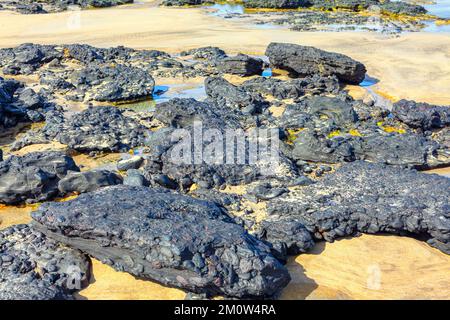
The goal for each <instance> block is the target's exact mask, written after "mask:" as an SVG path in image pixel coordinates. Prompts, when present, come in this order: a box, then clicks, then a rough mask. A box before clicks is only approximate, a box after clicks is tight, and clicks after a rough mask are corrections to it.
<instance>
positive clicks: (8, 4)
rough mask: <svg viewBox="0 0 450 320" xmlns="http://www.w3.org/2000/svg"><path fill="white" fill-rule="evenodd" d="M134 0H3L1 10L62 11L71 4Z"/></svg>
mask: <svg viewBox="0 0 450 320" xmlns="http://www.w3.org/2000/svg"><path fill="white" fill-rule="evenodd" d="M132 2H133V0H21V1H16V0H1V1H0V10H1V9H2V6H3V7H4V9H8V10H15V11H17V12H19V13H21V14H42V13H49V12H61V11H64V10H67V9H68V8H69V6H70V5H77V6H80V7H81V8H90V7H93V8H104V7H112V6H117V5H121V4H126V3H132ZM44 8H45V9H44Z"/></svg>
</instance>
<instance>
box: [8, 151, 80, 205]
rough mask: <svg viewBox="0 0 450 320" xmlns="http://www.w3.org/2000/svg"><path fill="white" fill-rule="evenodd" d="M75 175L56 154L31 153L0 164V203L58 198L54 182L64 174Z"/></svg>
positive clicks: (71, 165) (73, 166)
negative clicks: (71, 173) (70, 172)
mask: <svg viewBox="0 0 450 320" xmlns="http://www.w3.org/2000/svg"><path fill="white" fill-rule="evenodd" d="M69 170H70V171H79V168H78V167H77V166H76V164H75V162H74V161H73V160H72V158H70V157H68V156H66V155H65V154H63V153H60V152H50V151H47V152H33V153H29V154H26V155H24V156H22V157H18V156H10V157H9V158H7V159H6V160H5V161H2V162H0V203H6V204H18V203H23V202H27V203H32V202H40V201H45V200H48V199H51V198H53V197H56V196H57V195H58V194H59V191H58V182H59V181H60V180H61V179H62V178H64V177H65V176H66V175H67V172H68V171H69Z"/></svg>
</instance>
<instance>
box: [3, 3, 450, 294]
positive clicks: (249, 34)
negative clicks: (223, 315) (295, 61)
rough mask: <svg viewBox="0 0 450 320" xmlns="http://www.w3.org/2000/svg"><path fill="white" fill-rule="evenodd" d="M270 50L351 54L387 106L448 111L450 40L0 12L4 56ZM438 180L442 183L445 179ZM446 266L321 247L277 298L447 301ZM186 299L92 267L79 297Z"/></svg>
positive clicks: (418, 247) (24, 214) (374, 247)
mask: <svg viewBox="0 0 450 320" xmlns="http://www.w3.org/2000/svg"><path fill="white" fill-rule="evenodd" d="M150 2H151V1H150ZM187 10H188V11H187ZM78 17H79V18H80V20H79V21H80V24H78V22H77V21H78V20H77V19H78ZM11 26H14V28H12V27H11ZM271 41H282V42H292V43H298V44H305V45H314V46H317V47H320V48H323V49H326V50H331V51H336V52H342V53H345V54H348V55H350V56H352V57H353V58H355V59H358V60H360V61H362V62H364V63H365V64H366V66H367V67H368V73H369V75H370V76H371V77H374V78H376V79H378V80H380V82H379V83H378V84H376V85H375V86H373V87H372V88H374V90H378V91H379V92H381V93H385V94H386V95H387V96H390V97H393V98H394V99H400V98H408V99H415V100H419V101H426V102H430V103H438V104H450V90H448V88H449V87H450V63H449V62H450V35H449V34H431V33H428V34H423V33H415V34H406V35H402V36H401V37H400V38H392V39H387V38H385V37H383V36H381V35H379V34H370V33H297V32H291V31H288V30H283V29H274V30H261V29H257V28H255V27H252V26H248V25H244V24H242V23H239V22H235V21H229V20H225V19H221V18H217V17H212V16H206V15H205V14H204V12H203V10H200V9H163V8H156V7H154V6H152V4H151V3H149V4H144V5H132V6H123V7H118V8H111V9H102V10H88V11H82V12H81V13H73V12H65V13H58V14H51V15H29V16H26V17H25V18H24V16H21V15H19V14H16V13H10V12H0V46H1V47H11V46H15V45H18V44H20V43H23V42H35V43H47V44H57V43H89V44H92V45H96V46H102V47H106V46H117V45H125V46H130V47H134V48H138V49H142V48H149V49H161V50H166V51H169V52H172V53H175V52H179V51H182V50H185V49H188V48H194V47H200V46H208V45H217V46H220V47H222V48H224V49H226V50H227V51H230V52H238V51H241V52H245V53H249V54H258V55H260V54H263V52H264V49H265V47H266V46H267V44H268V43H270V42H271ZM354 93H355V95H357V94H360V95H361V97H363V96H364V95H365V94H366V92H365V90H359V91H358V89H355V88H354ZM40 147H41V148H46V147H48V146H40ZM60 147H61V149H63V148H64V146H60ZM25 151H30V150H25ZM21 152H24V150H21ZM75 159H76V161H77V164H78V165H80V164H84V165H85V168H93V167H95V166H96V165H97V163H96V162H95V161H93V160H92V159H87V158H85V157H83V156H76V157H75ZM103 160H105V161H107V159H103ZM112 160H116V159H112V158H111V161H112ZM437 172H438V173H441V174H442V173H444V174H448V169H446V170H440V171H437ZM32 209H33V206H27V207H12V206H0V229H3V228H6V227H8V226H10V225H12V224H18V223H27V222H29V221H30V215H29V213H30V212H31V211H32ZM449 266H450V257H449V256H447V255H445V254H443V253H441V252H439V251H438V250H435V249H433V248H431V247H429V246H428V245H426V244H425V243H422V242H419V241H417V240H414V239H411V238H403V237H395V236H368V235H364V236H362V237H359V238H355V239H351V240H348V239H344V240H340V241H337V242H335V243H332V244H329V243H319V244H318V245H317V246H316V247H315V249H314V250H313V251H312V252H311V253H308V254H304V255H301V256H298V257H296V258H295V259H294V258H293V259H292V260H291V261H290V262H289V264H288V268H289V270H290V272H291V276H292V278H293V279H292V282H291V283H290V285H289V286H288V287H287V288H286V289H285V290H284V292H283V293H282V296H281V298H282V299H336V298H337V299H394V298H398V299H407V298H412V299H420V298H424V299H432V298H444V299H449V298H450V273H449V272H448V270H449ZM184 296H185V293H184V292H182V291H180V290H177V289H170V288H165V287H162V286H160V285H158V284H155V283H152V282H149V281H142V280H138V279H135V278H134V277H132V276H131V275H128V274H126V273H119V272H116V271H114V270H113V269H112V268H110V267H108V266H106V265H103V264H101V263H100V262H98V261H96V260H93V279H92V283H91V285H90V286H89V287H88V288H87V289H85V290H83V291H81V292H80V294H79V298H80V299H85V298H88V299H183V298H184Z"/></svg>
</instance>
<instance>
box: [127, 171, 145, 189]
mask: <svg viewBox="0 0 450 320" xmlns="http://www.w3.org/2000/svg"><path fill="white" fill-rule="evenodd" d="M123 184H124V185H127V186H136V187H141V186H147V185H148V183H147V181H146V179H145V177H144V175H143V174H142V173H141V172H140V171H139V170H136V169H130V170H128V171H127V176H126V177H125V178H124V179H123Z"/></svg>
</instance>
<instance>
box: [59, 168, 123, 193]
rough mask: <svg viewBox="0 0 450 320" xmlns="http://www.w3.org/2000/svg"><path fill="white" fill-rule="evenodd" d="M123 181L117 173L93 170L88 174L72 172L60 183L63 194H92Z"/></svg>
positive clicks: (87, 172)
mask: <svg viewBox="0 0 450 320" xmlns="http://www.w3.org/2000/svg"><path fill="white" fill-rule="evenodd" d="M122 182H123V179H122V177H121V176H120V175H118V174H117V173H115V172H112V171H108V170H92V171H86V172H70V173H69V174H67V176H66V177H64V178H63V179H61V180H60V181H59V183H58V189H59V191H60V192H61V193H62V194H67V193H72V192H77V193H84V192H91V191H94V190H97V189H99V188H102V187H106V186H114V185H117V184H122Z"/></svg>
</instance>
